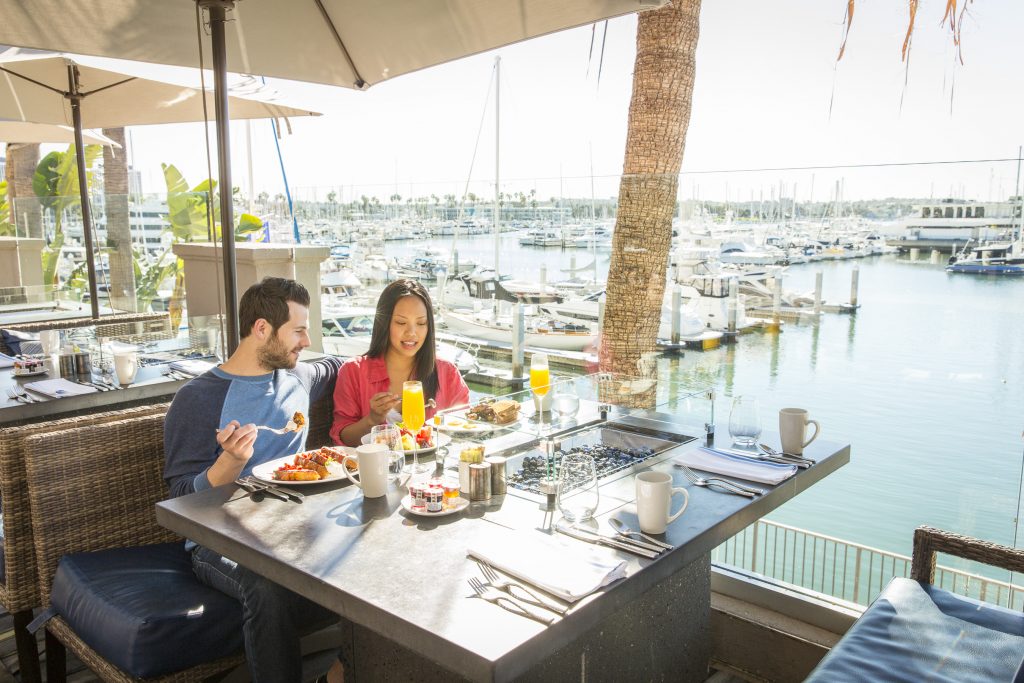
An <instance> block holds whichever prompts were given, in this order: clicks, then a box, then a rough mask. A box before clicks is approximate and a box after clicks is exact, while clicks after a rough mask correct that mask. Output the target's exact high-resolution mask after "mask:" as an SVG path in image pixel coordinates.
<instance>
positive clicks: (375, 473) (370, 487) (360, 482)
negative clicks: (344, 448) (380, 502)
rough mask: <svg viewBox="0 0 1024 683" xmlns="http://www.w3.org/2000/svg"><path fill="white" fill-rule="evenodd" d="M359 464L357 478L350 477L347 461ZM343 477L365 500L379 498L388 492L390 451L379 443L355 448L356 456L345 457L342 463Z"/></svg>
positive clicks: (350, 472)
mask: <svg viewBox="0 0 1024 683" xmlns="http://www.w3.org/2000/svg"><path fill="white" fill-rule="evenodd" d="M349 460H355V461H356V462H358V463H359V478H358V479H356V478H355V477H353V476H352V471H351V470H350V469H349V468H348V461H349ZM341 464H342V469H343V470H345V476H346V477H348V478H349V479H350V480H351V481H352V483H353V484H355V485H356V486H358V487H359V488H361V489H362V490H363V495H364V496H365V497H367V498H380V497H381V496H383V495H384V494H386V493H387V492H388V467H389V466H390V464H391V451H389V450H388V447H387V446H385V445H384V444H381V443H368V444H363V445H362V446H357V447H356V456H351V455H346V456H345V457H344V458H343V459H342V461H341Z"/></svg>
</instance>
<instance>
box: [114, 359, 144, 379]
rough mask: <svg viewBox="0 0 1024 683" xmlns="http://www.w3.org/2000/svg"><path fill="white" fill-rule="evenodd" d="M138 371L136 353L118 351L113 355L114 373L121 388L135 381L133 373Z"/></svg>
mask: <svg viewBox="0 0 1024 683" xmlns="http://www.w3.org/2000/svg"><path fill="white" fill-rule="evenodd" d="M138 371H139V353H138V352H137V351H118V352H116V353H115V354H114V372H116V373H117V381H118V383H119V384H120V385H121V386H127V385H129V384H131V383H132V382H134V381H135V373H137V372H138Z"/></svg>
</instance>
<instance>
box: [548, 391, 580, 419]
mask: <svg viewBox="0 0 1024 683" xmlns="http://www.w3.org/2000/svg"><path fill="white" fill-rule="evenodd" d="M579 409H580V398H579V396H577V395H576V393H575V392H574V391H572V390H571V389H557V390H555V395H554V396H552V397H551V410H552V412H554V413H555V414H556V415H558V418H559V419H560V420H570V419H572V418H574V417H576V413H577V412H579Z"/></svg>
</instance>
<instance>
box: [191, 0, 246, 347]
mask: <svg viewBox="0 0 1024 683" xmlns="http://www.w3.org/2000/svg"><path fill="white" fill-rule="evenodd" d="M199 1H200V5H201V6H204V7H206V8H207V9H208V10H209V12H210V42H211V44H212V51H213V79H214V80H213V96H214V111H215V112H216V119H217V166H218V170H219V173H220V181H219V183H218V184H219V186H220V233H221V240H222V243H223V245H224V249H223V258H224V318H225V321H226V323H227V325H226V327H227V354H228V356H230V355H231V354H232V353H234V352H235V349H236V348H238V336H239V335H238V286H237V283H236V276H235V216H234V206H233V205H232V201H231V200H232V197H231V118H230V116H229V114H228V84H227V80H228V60H227V50H226V49H225V47H224V22H225V15H226V13H227V10H228V9H231V8H233V7H234V5H235V3H234V1H233V0H224V1H219V2H218V1H214V2H208V1H206V0H199Z"/></svg>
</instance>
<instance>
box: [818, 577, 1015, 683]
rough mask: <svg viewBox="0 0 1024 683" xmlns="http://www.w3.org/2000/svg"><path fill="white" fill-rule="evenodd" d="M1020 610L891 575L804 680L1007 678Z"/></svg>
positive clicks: (1010, 675) (1012, 662)
mask: <svg viewBox="0 0 1024 683" xmlns="http://www.w3.org/2000/svg"><path fill="white" fill-rule="evenodd" d="M1022 653H1024V613H1021V612H1014V611H1011V610H1009V609H1006V608H1003V607H998V606H996V605H991V604H988V603H984V602H979V601H978V600H974V599H971V598H966V597H963V596H960V595H954V594H953V593H949V592H948V591H944V590H942V589H939V588H935V587H934V586H929V585H921V584H920V583H918V582H917V581H912V580H910V579H902V578H897V579H893V580H892V581H891V582H890V583H889V585H888V586H886V588H885V590H884V591H882V594H881V595H879V596H878V599H876V600H875V602H874V603H872V604H871V607H869V608H868V609H867V611H865V612H864V614H863V615H862V616H861V618H860V619H858V620H857V622H856V623H855V624H854V625H853V627H851V628H850V630H849V631H848V632H847V633H846V635H844V636H843V637H842V639H841V640H840V641H839V643H838V644H837V645H836V646H835V647H834V648H832V650H831V651H830V652H829V653H828V654H827V655H825V658H824V659H822V660H821V663H820V664H818V666H817V667H816V668H815V669H814V671H812V672H811V675H810V677H808V678H807V681H816V682H822V681H844V682H851V683H852V682H857V681H865V682H867V681H871V682H872V683H873V682H875V681H887V682H896V681H907V682H908V683H911V682H913V683H917V682H919V681H965V682H966V681H970V683H976V682H977V681H1012V680H1014V675H1015V673H1016V672H1017V669H1018V667H1019V666H1020V664H1021V655H1022Z"/></svg>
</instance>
